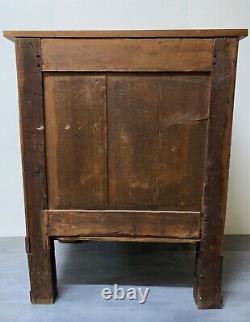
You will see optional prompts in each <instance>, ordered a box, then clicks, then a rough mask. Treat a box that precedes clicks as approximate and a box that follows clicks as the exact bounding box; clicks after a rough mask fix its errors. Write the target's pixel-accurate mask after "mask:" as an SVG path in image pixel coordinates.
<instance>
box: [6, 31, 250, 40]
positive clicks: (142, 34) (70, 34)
mask: <svg viewBox="0 0 250 322" xmlns="http://www.w3.org/2000/svg"><path fill="white" fill-rule="evenodd" d="M3 35H4V37H6V38H8V39H10V40H12V41H14V40H15V39H16V38H219V37H236V38H239V39H242V38H244V37H246V36H247V35H248V29H187V30H185V29H184V30H181V29H179V30H73V31H70V30H65V31H14V30H13V31H4V32H3Z"/></svg>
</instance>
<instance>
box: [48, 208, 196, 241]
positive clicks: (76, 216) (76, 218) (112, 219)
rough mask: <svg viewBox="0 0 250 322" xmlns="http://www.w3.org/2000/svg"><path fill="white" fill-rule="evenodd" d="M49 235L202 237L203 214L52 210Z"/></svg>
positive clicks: (49, 211) (49, 215)
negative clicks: (201, 218)
mask: <svg viewBox="0 0 250 322" xmlns="http://www.w3.org/2000/svg"><path fill="white" fill-rule="evenodd" d="M42 216H43V218H45V219H44V220H45V222H46V230H47V234H48V235H49V236H53V237H56V236H71V237H72V236H81V237H84V236H86V237H95V236H96V237H101V236H103V237H169V238H188V239H191V238H196V239H197V238H199V236H200V213H198V212H167V211H133V210H131V211H128V210H123V211H122V210H116V211H114V210H102V211H101V210H99V211H98V210H92V211H91V210H79V211H77V210H65V211H64V210H55V211H53V210H48V211H46V210H45V211H43V212H42Z"/></svg>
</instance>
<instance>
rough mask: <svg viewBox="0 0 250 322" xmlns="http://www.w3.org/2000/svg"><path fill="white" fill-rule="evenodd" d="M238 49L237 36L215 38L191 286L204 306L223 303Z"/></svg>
mask: <svg viewBox="0 0 250 322" xmlns="http://www.w3.org/2000/svg"><path fill="white" fill-rule="evenodd" d="M237 48H238V40H237V39H216V40H215V47H214V69H213V71H212V81H211V103H210V121H209V132H208V143H207V161H206V180H205V191H204V197H203V209H202V232H201V242H200V243H199V244H198V246H197V261H196V275H195V288H194V295H195V299H196V303H197V306H198V307H199V308H206V309H207V308H219V307H221V305H222V298H221V284H222V259H223V256H222V246H223V235H224V223H225V215H226V200H227V182H228V171H229V156H230V142H231V127H232V116H233V102H234V84H235V71H236V61H237Z"/></svg>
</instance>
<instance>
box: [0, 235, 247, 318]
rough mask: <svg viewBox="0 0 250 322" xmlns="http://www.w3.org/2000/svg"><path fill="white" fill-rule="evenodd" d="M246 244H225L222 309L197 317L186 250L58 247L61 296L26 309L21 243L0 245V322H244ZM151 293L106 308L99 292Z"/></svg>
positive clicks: (237, 240)
mask: <svg viewBox="0 0 250 322" xmlns="http://www.w3.org/2000/svg"><path fill="white" fill-rule="evenodd" d="M249 246H250V236H228V237H227V238H226V243H225V253H224V307H223V309H221V310H197V309H196V306H195V304H194V301H193V296H192V277H193V263H194V251H193V249H192V247H190V246H188V245H168V244H129V243H95V242H88V243H81V244H60V243H57V244H56V255H57V272H58V289H59V296H58V298H57V301H56V303H55V304H54V305H31V304H29V298H28V291H29V284H28V273H27V262H26V256H25V254H24V249H23V240H22V238H0V322H16V321H18V322H26V321H34V322H42V321H46V322H50V321H58V322H64V321H65V322H66V321H72V322H73V321H86V322H87V321H97V322H98V321H136V322H139V321H143V322H147V321H150V322H152V321H157V322H160V321H176V322H178V321H181V322H187V321H190V322H191V321H192V322H195V321H201V322H209V321H213V322H216V321H219V322H223V321H227V322H230V321H234V322H235V321H236V322H245V321H246V322H248V321H250V247H249ZM115 283H117V284H119V285H125V286H126V287H129V286H138V287H139V286H140V287H143V288H145V287H150V292H149V296H148V299H147V302H146V303H145V304H139V303H138V302H137V301H129V300H124V301H118V300H116V301H115V300H110V301H106V300H104V299H103V298H102V297H101V291H102V289H103V287H105V286H112V285H114V284H115Z"/></svg>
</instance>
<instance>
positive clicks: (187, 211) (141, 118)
mask: <svg viewBox="0 0 250 322" xmlns="http://www.w3.org/2000/svg"><path fill="white" fill-rule="evenodd" d="M246 35H247V30H179V31H174V30H169V31H167V30H166V31H96V32H95V31H72V32H69V31H68V32H66V31H65V32H63V31H62V32H59V31H58V32H38V31H37V32H31V31H30V32H28V31H27V32H22V31H19V32H5V36H6V37H8V38H10V39H12V40H14V41H15V43H16V55H17V72H18V85H19V101H20V120H21V122H20V124H21V142H22V160H23V175H24V188H25V203H26V223H27V238H26V245H27V254H28V260H29V269H30V281H31V301H32V302H33V303H51V302H53V301H54V299H55V294H56V273H55V258H54V245H53V241H54V240H55V239H59V240H68V241H74V240H98V241H102V240H113V241H139V242H147V241H149V242H187V243H189V242H190V243H196V245H197V260H196V264H195V268H196V269H195V283H194V296H195V300H196V303H197V306H198V307H199V308H218V307H220V306H221V270H222V240H223V231H224V220H225V210H226V195H227V180H228V168H229V152H230V138H231V125H232V113H233V97H234V82H235V69H236V60H237V48H238V41H239V39H240V38H243V37H244V36H246ZM83 256H84V255H83Z"/></svg>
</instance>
